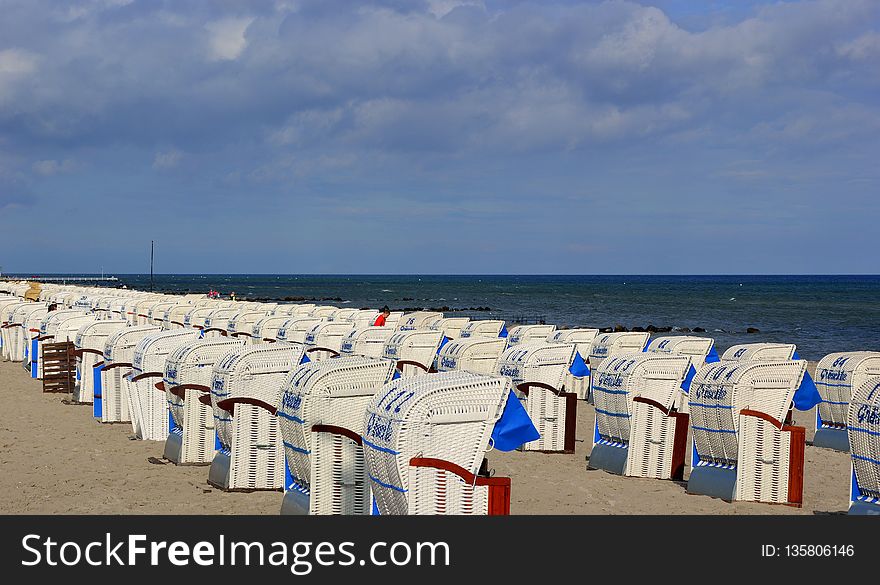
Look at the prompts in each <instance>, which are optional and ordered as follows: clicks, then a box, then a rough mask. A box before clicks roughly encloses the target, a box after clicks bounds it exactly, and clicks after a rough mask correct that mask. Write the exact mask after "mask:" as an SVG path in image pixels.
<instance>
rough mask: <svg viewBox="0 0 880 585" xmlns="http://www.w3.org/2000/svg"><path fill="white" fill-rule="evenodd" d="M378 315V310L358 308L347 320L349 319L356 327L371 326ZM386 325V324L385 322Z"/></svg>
mask: <svg viewBox="0 0 880 585" xmlns="http://www.w3.org/2000/svg"><path fill="white" fill-rule="evenodd" d="M378 316H379V311H376V310H374V309H360V310H358V311H357V312H356V313H355V314H354V315H352V316H351V318H349V321H351V323H352V324H353V325H354V326H355V327H356V328H358V329H362V328H364V327H372V325H373V323H375V322H376V318H377V317H378ZM386 321H387V320H386ZM386 326H388V325H387V323H386Z"/></svg>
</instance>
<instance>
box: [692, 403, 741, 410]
mask: <svg viewBox="0 0 880 585" xmlns="http://www.w3.org/2000/svg"><path fill="white" fill-rule="evenodd" d="M691 406H702V407H703V408H726V409H728V410H732V409H733V406H732V405H730V404H703V403H702V402H691Z"/></svg>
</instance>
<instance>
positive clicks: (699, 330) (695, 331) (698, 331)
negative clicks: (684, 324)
mask: <svg viewBox="0 0 880 585" xmlns="http://www.w3.org/2000/svg"><path fill="white" fill-rule="evenodd" d="M705 332H706V330H705V329H703V328H702V327H694V333H705Z"/></svg>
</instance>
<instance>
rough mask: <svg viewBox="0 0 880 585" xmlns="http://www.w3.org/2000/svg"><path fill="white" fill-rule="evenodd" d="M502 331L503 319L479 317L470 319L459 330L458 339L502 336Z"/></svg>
mask: <svg viewBox="0 0 880 585" xmlns="http://www.w3.org/2000/svg"><path fill="white" fill-rule="evenodd" d="M503 331H504V321H499V320H497V319H480V320H477V321H471V322H470V323H468V324H467V325H465V327H464V329H462V330H461V335H460V336H459V339H467V338H469V337H488V338H492V339H494V338H496V337H502V335H501V333H502V332H503Z"/></svg>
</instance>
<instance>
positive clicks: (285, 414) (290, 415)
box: [277, 410, 306, 425]
mask: <svg viewBox="0 0 880 585" xmlns="http://www.w3.org/2000/svg"><path fill="white" fill-rule="evenodd" d="M277 414H278V416H280V417H281V418H286V419H287V420H292V421H293V422H296V423H299V424H301V425H302V424H305V422H306V421H304V420H303V419H301V418H299V417H297V416H293V415H292V414H287V413H286V412H281V411H280V410H279V411H278V412H277Z"/></svg>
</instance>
